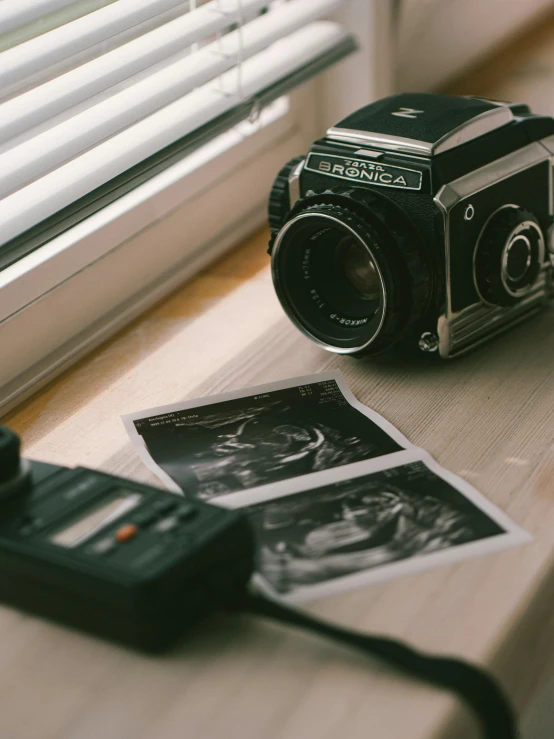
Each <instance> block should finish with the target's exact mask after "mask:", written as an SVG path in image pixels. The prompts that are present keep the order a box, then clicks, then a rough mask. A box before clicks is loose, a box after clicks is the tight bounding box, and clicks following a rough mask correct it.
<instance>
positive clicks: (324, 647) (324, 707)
mask: <svg viewBox="0 0 554 739" xmlns="http://www.w3.org/2000/svg"><path fill="white" fill-rule="evenodd" d="M474 92H475V93H476V94H477V93H480V92H487V93H488V94H491V93H492V92H494V90H493V89H492V88H491V89H490V90H478V89H475V88H474ZM266 242H267V234H266V233H265V232H262V233H260V234H257V235H254V236H253V237H252V238H251V239H249V240H248V241H247V242H246V243H245V244H243V245H242V246H241V247H240V248H239V249H238V250H237V251H235V252H234V253H232V254H231V255H230V256H228V257H226V258H225V259H223V260H221V261H219V262H218V263H217V264H215V265H213V266H212V267H211V268H210V269H208V270H206V271H205V272H203V273H202V274H200V275H199V276H198V277H197V278H196V279H194V280H193V281H191V282H190V283H188V284H187V285H185V286H183V287H182V288H181V289H180V290H179V291H178V292H177V293H175V294H174V295H173V296H172V297H171V298H170V299H168V300H167V301H165V302H164V303H163V304H161V305H159V306H158V307H157V308H155V309H153V310H151V311H149V312H148V313H147V314H146V315H145V316H143V317H142V318H141V319H140V320H139V321H136V322H135V323H134V324H132V325H131V326H129V327H128V328H127V329H126V330H125V331H123V332H121V333H120V334H119V335H118V336H116V337H115V338H114V339H112V340H111V341H110V342H108V343H107V344H105V345H104V346H103V347H101V348H100V349H99V350H97V351H95V352H94V353H93V354H92V355H91V356H90V357H88V358H87V359H86V360H84V361H82V362H80V363H79V364H78V365H76V366H75V367H74V368H72V369H71V370H70V371H68V372H66V373H65V374H64V375H63V376H61V377H60V378H58V379H57V380H56V381H55V382H53V383H52V384H51V385H50V386H48V387H47V388H45V389H44V390H42V391H41V392H40V393H39V394H38V395H37V396H36V397H34V398H32V399H30V400H29V401H27V402H26V403H24V404H23V405H22V406H21V407H20V408H18V409H17V410H16V411H14V412H12V413H11V414H9V416H7V417H6V418H4V419H2V422H3V423H6V424H8V425H10V426H11V427H12V428H13V429H14V430H15V431H16V432H18V433H19V434H21V436H22V438H23V442H24V450H25V453H26V454H27V455H28V456H30V457H33V458H35V459H41V460H44V461H50V462H54V463H60V464H66V465H70V466H72V465H78V464H79V465H84V466H89V467H96V468H99V469H102V470H105V471H109V472H113V473H116V474H120V475H124V476H129V477H131V478H134V479H137V480H141V481H146V482H151V483H153V484H159V483H158V482H157V481H156V480H155V479H154V478H153V477H152V476H151V474H150V473H149V472H148V471H147V470H146V469H145V468H144V467H143V465H142V463H141V462H140V460H139V459H138V458H137V457H136V455H135V453H134V451H133V450H132V448H131V446H130V443H129V442H128V440H127V437H126V434H125V431H124V428H123V425H122V423H121V420H120V415H121V414H123V413H127V412H129V411H134V410H138V409H141V408H147V407H151V406H156V405H161V404H166V403H172V402H175V401H178V400H180V399H182V398H186V397H196V396H200V395H206V394H210V393H215V392H219V391H222V390H226V389H231V388H239V387H246V386H249V385H253V384H258V383H261V382H267V381H272V380H276V379H280V378H285V377H292V376H295V375H306V374H310V373H312V372H318V371H324V370H329V369H332V368H336V367H338V368H340V369H341V370H342V371H343V372H344V374H345V376H346V378H347V381H348V382H349V384H350V387H351V388H352V390H353V391H354V393H355V394H356V395H357V397H358V398H359V399H360V400H361V401H362V402H364V403H366V404H367V405H369V406H370V407H372V408H374V409H375V410H377V411H378V412H379V413H381V414H382V415H384V416H385V417H386V418H387V419H389V420H390V421H391V422H392V423H393V424H395V425H396V426H398V427H399V428H400V430H401V431H403V432H404V433H405V434H406V435H407V436H408V437H409V438H410V440H411V441H413V442H414V443H416V444H418V445H420V446H422V447H424V448H426V449H427V450H428V451H429V452H430V453H431V454H432V455H433V456H434V457H435V459H437V461H438V462H440V463H441V464H443V465H444V466H445V467H446V468H447V469H450V470H452V471H453V472H455V473H457V474H459V475H461V476H462V477H464V478H466V479H467V480H468V481H469V482H471V483H472V484H473V485H475V486H476V487H477V488H478V489H479V490H481V491H482V492H483V493H484V494H485V495H486V496H487V497H489V498H490V499H491V500H492V501H493V502H494V503H495V504H497V505H498V506H499V507H500V508H502V510H504V511H505V512H506V513H507V514H508V515H509V516H511V517H512V518H513V519H514V520H515V521H516V522H517V523H518V524H519V525H521V526H522V527H523V528H525V529H526V530H527V531H529V532H530V533H531V534H532V535H533V537H534V540H533V542H532V543H531V544H528V545H525V546H522V547H518V548H515V549H510V550H507V551H504V552H501V553H497V554H492V555H487V556H483V557H478V558H475V559H471V560H466V561H464V562H462V563H458V564H453V565H449V566H444V567H440V568H438V569H434V570H430V571H428V572H423V573H419V574H415V575H410V576H406V577H402V578H399V579H397V580H394V581H392V582H389V583H383V584H378V585H373V586H371V587H368V588H364V589H362V590H357V591H353V592H351V593H347V594H343V595H340V596H334V597H331V598H327V599H325V600H321V601H319V602H316V603H312V604H310V606H309V607H310V609H311V610H313V611H314V612H316V613H319V614H320V615H323V616H325V617H328V618H330V619H333V620H336V621H338V622H340V623H342V624H344V625H346V626H351V627H355V628H358V629H361V630H365V631H368V632H372V633H380V634H390V635H392V636H394V637H398V638H401V639H405V640H407V641H408V642H410V643H411V644H412V645H414V646H416V647H418V648H421V649H425V650H430V651H433V652H437V653H448V654H453V655H457V656H461V657H463V658H465V659H469V660H472V661H475V662H477V663H479V664H481V665H484V666H486V667H488V668H489V669H490V670H491V671H492V672H493V673H494V674H496V675H497V676H498V678H499V679H500V680H501V682H502V684H503V685H504V686H505V688H506V689H507V691H508V692H509V694H510V695H511V697H512V698H513V700H514V702H515V704H516V706H517V707H518V709H519V710H524V709H525V708H526V707H527V706H528V705H529V703H530V701H531V700H532V699H533V697H534V696H535V695H536V693H537V691H538V690H539V689H540V687H541V686H542V685H543V684H544V682H545V681H546V679H547V677H548V676H549V675H550V674H552V673H553V672H554V628H553V626H554V623H553V621H554V615H553V613H554V611H553V609H552V602H553V597H554V533H553V532H554V482H553V480H554V434H553V424H552V417H553V411H554V383H553V381H552V367H554V331H553V326H554V313H553V311H552V310H547V311H545V312H544V313H543V314H542V315H540V316H539V317H538V318H536V319H533V320H532V321H531V322H529V323H527V324H525V325H522V326H520V327H518V328H517V329H514V330H513V331H511V332H510V333H509V334H506V335H505V336H503V337H502V338H500V339H498V340H496V341H494V342H493V343H491V344H490V345H489V346H486V347H484V348H482V349H481V350H479V351H476V352H475V353H473V354H471V355H469V356H467V357H466V358H463V359H460V360H457V361H455V362H451V363H449V362H440V361H439V360H437V361H436V362H426V361H422V360H421V359H419V358H413V359H409V358H406V357H404V358H403V359H402V360H401V361H400V360H399V359H398V357H396V358H389V359H383V360H379V361H378V362H373V363H371V362H366V361H363V362H362V361H356V360H352V359H348V358H340V357H337V356H335V355H331V354H327V353H325V352H323V351H321V350H320V349H318V348H317V347H315V346H314V345H313V344H311V343H310V342H309V341H307V340H306V339H304V338H303V337H302V336H301V335H300V334H299V333H298V332H297V331H296V330H295V329H294V328H293V327H292V325H291V324H290V323H289V321H288V320H287V319H286V318H285V317H284V316H283V313H282V311H281V308H280V306H279V305H278V303H277V300H276V298H275V297H274V294H273V289H272V286H271V280H270V276H269V273H268V269H267V261H268V258H267V255H266V253H265V249H266ZM478 735H479V734H478V731H477V728H476V725H475V723H474V721H473V718H472V717H471V716H470V715H469V713H467V712H466V711H465V709H464V708H462V707H461V706H460V704H459V703H458V702H457V701H456V700H455V699H453V698H452V697H451V696H449V695H447V694H443V693H441V692H440V691H437V690H433V689H429V688H427V687H424V686H422V685H420V684H418V683H416V682H415V681H410V680H407V679H405V678H403V677H400V676H398V675H396V674H394V673H393V672H392V671H390V670H388V669H387V668H385V667H383V666H381V665H380V664H378V663H374V662H369V661H367V660H365V659H364V658H362V657H359V656H357V655H355V654H352V653H350V652H348V651H347V650H344V649H341V648H338V647H335V646H333V645H331V644H328V643H326V642H324V641H320V640H319V639H316V638H311V637H307V636H304V635H302V634H297V633H294V632H292V631H289V630H287V629H284V628H280V627H277V626H272V625H269V624H266V623H262V622H259V621H256V620H254V619H251V618H248V617H246V616H245V617H238V616H237V617H233V618H229V619H227V620H223V619H221V618H219V619H213V620H209V622H207V623H206V624H205V626H204V627H203V628H201V629H199V631H198V632H197V633H196V634H195V638H194V639H192V640H189V641H188V642H187V643H186V644H183V646H182V647H179V648H178V649H177V650H176V651H174V652H172V653H170V654H168V655H167V656H164V657H159V658H153V657H146V656H143V655H140V654H137V653H134V652H132V651H129V650H126V649H124V648H120V647H118V646H114V645H111V644H108V643H104V642H102V641H100V640H97V639H95V638H92V637H89V636H87V635H84V634H80V633H77V632H74V631H71V630H67V629H64V628H61V627H58V626H57V625H55V624H51V623H46V622H42V621H40V620H38V619H34V618H31V617H28V616H22V615H20V614H19V613H17V612H16V611H14V610H11V609H9V608H4V607H0V736H1V737H2V739H4V738H5V739H100V738H101V739H131V737H132V738H133V739H147V738H148V739H150V738H151V737H156V739H183V737H191V738H192V737H203V739H219V737H222V736H225V737H227V738H230V739H233V738H234V737H236V738H237V739H238V738H239V737H240V739H262V738H263V739H308V738H309V739H312V737H314V738H315V737H317V739H332V738H334V737H338V736H344V737H348V739H367V738H368V737H379V739H404V738H406V739H407V738H408V737H409V739H458V738H460V739H462V738H463V739H470V738H472V737H477V736H478Z"/></svg>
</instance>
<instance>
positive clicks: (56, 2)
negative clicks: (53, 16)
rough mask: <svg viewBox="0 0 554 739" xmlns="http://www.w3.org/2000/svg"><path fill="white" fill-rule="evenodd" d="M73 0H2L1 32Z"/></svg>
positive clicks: (69, 3)
mask: <svg viewBox="0 0 554 739" xmlns="http://www.w3.org/2000/svg"><path fill="white" fill-rule="evenodd" d="M74 2H75V0H23V2H22V0H4V2H3V3H2V4H1V5H0V29H2V33H7V32H8V31H13V29H14V28H19V26H24V25H26V24H27V23H32V22H33V21H36V20H38V19H39V18H41V17H43V16H45V15H48V14H49V13H54V12H55V11H56V10H60V9H61V8H65V7H67V6H68V5H73V3H74Z"/></svg>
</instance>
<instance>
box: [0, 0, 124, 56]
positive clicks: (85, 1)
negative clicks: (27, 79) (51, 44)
mask: <svg viewBox="0 0 554 739" xmlns="http://www.w3.org/2000/svg"><path fill="white" fill-rule="evenodd" d="M113 2H117V0H73V2H69V3H68V2H56V1H55V0H53V1H52V2H49V0H47V1H45V0H2V4H1V5H0V51H4V50H5V49H9V48H11V47H12V46H16V45H17V44H21V43H23V42H24V41H28V40H29V39H32V38H35V37H37V36H40V35H42V34H43V33H47V32H48V31H51V30H52V29H53V28H58V26H61V25H63V24H64V23H69V22H70V21H72V20H74V19H75V18H79V17H81V16H84V15H86V14H87V13H91V12H93V11H94V10H97V9H98V8H100V7H103V6H104V5H108V4H109V3H113ZM49 9H50V10H49Z"/></svg>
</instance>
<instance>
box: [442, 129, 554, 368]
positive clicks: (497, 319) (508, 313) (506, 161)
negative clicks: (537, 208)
mask: <svg viewBox="0 0 554 739" xmlns="http://www.w3.org/2000/svg"><path fill="white" fill-rule="evenodd" d="M550 147H551V148H550ZM552 152H554V136H550V137H548V138H547V139H543V140H542V141H540V142H534V143H531V144H528V145H527V146H525V147H523V148H522V149H518V150H517V151H514V152H512V153H511V154H507V155H506V156H504V157H502V158H500V159H497V160H495V161H493V162H491V163H490V164H487V165H485V166H484V167H481V168H480V169H477V170H475V171H474V172H471V173H470V174H467V175H464V176H463V177H460V178H459V179H457V180H453V181H452V182H449V183H447V184H446V185H443V186H442V187H441V189H440V190H439V192H438V193H437V194H436V195H435V197H434V201H435V203H436V205H437V207H438V208H439V210H440V211H441V212H442V216H443V224H444V245H445V264H446V269H445V296H446V300H445V308H444V313H443V315H441V316H440V317H439V319H438V326H437V329H438V336H439V353H440V356H441V357H443V358H448V357H454V356H458V355H459V354H463V353H464V352H467V351H469V350H470V349H473V347H475V346H477V345H478V344H480V343H482V342H484V341H486V340H487V339H488V338H489V337H491V336H493V335H495V334H498V333H500V332H502V331H504V330H506V329H508V328H509V327H510V326H512V325H515V324H516V323H519V322H520V321H523V320H524V319H525V318H527V317H528V316H529V315H530V314H531V313H534V312H536V311H538V310H539V309H540V308H541V307H542V305H543V304H544V302H545V300H546V299H547V297H548V293H549V287H550V286H549V279H550V272H551V269H550V268H548V267H547V266H546V265H543V267H542V269H541V271H540V273H539V275H538V277H537V279H536V280H535V282H534V283H533V284H532V285H531V286H530V287H529V289H528V291H526V293H525V297H523V298H522V299H521V300H520V301H519V302H518V303H516V304H515V305H513V306H509V307H503V306H495V305H491V304H490V303H487V302H486V301H484V300H483V299H482V298H481V302H480V303H475V304H473V305H470V306H468V307H467V308H465V309H463V310H462V311H458V312H455V311H453V310H452V296H451V287H450V286H451V274H450V222H449V219H450V211H451V210H452V208H453V207H454V206H455V205H456V204H457V203H458V202H460V201H461V200H464V199H465V198H467V197H470V196H472V195H475V193H478V192H480V191H481V190H484V189H486V188H488V187H491V186H492V185H495V184H497V183H498V182H501V181H502V180H505V179H508V178H509V177H512V176H514V175H516V174H518V173H519V172H523V171H524V170H526V169H529V168H530V167H533V166H535V165H537V164H540V163H541V162H545V161H548V162H549V164H551V162H552ZM549 202H550V203H552V193H550V198H549ZM503 207H518V206H515V205H513V204H506V205H505V206H503ZM492 215H494V214H491V217H492ZM551 215H552V213H551ZM530 223H533V226H534V227H535V228H537V226H536V224H535V223H534V222H530ZM481 233H482V232H481ZM479 240H480V237H479V238H478V239H477V242H476V244H475V246H474V248H477V244H478V243H479ZM541 243H542V259H541V261H543V260H544V237H543V235H542V233H541ZM474 255H475V252H474ZM474 266H475V261H474ZM474 272H475V269H474ZM474 279H475V278H474ZM478 294H479V296H480V293H479V291H478ZM480 297H481V296H480ZM517 297H519V295H518V296H517Z"/></svg>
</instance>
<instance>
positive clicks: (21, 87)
mask: <svg viewBox="0 0 554 739" xmlns="http://www.w3.org/2000/svg"><path fill="white" fill-rule="evenodd" d="M341 4H342V0H271V1H268V0H209V1H204V2H201V0H197V1H194V0H190V2H185V3H183V2H181V3H176V2H174V1H173V2H172V0H115V2H111V3H110V4H106V3H104V6H105V7H102V8H97V9H96V10H92V11H91V12H88V13H86V14H84V15H82V16H81V17H78V18H76V19H72V20H70V21H68V22H67V23H63V22H62V23H60V25H59V26H58V27H56V28H53V29H51V30H48V31H46V32H44V33H41V34H40V35H38V36H36V37H34V38H31V39H29V40H27V41H25V42H23V43H20V44H18V45H16V46H14V47H13V48H11V49H7V50H6V51H4V52H2V53H1V54H0V100H2V102H1V103H0V245H2V244H4V245H8V244H9V242H10V241H11V240H13V239H15V238H17V237H20V236H21V234H24V233H26V232H27V231H28V230H29V229H31V228H33V227H36V226H37V224H40V223H42V222H44V221H45V219H48V218H52V217H53V216H54V215H55V214H56V213H59V212H60V211H63V209H64V208H67V207H68V206H70V205H71V204H72V203H75V202H76V201H78V200H79V199H81V198H86V197H87V195H89V194H90V193H94V192H95V191H96V190H97V189H98V188H100V187H102V186H105V185H106V183H109V182H111V181H113V180H114V178H118V177H121V175H122V173H125V172H127V171H129V170H132V169H133V168H136V167H137V165H139V164H140V163H141V162H143V161H145V160H148V159H149V158H151V157H153V156H156V155H157V154H159V153H162V152H164V151H166V150H167V147H168V146H169V145H172V144H175V142H179V141H183V142H186V141H187V137H191V136H192V137H193V138H194V135H195V134H198V132H199V131H201V132H202V138H203V141H205V140H206V138H209V136H210V135H212V134H213V135H215V133H220V132H221V130H222V126H225V125H226V124H227V123H228V125H232V124H233V123H235V122H237V120H239V119H241V118H244V117H247V116H248V115H249V113H251V112H252V110H253V109H255V108H259V106H260V105H263V104H264V103H265V102H269V100H271V99H274V98H275V97H276V96H277V95H278V94H279V95H280V94H283V93H284V92H286V90H287V89H289V88H290V87H292V86H293V85H294V84H297V83H298V82H299V81H302V80H303V79H305V78H306V77H307V76H309V75H310V74H312V73H314V72H316V71H318V70H320V69H322V68H324V67H325V66H326V64H328V63H331V62H332V61H334V60H335V59H337V58H340V57H341V56H343V55H344V54H346V53H348V52H349V51H351V50H352V49H353V48H354V42H353V39H352V38H351V37H350V36H349V35H348V34H347V33H346V31H345V30H344V29H343V28H342V27H341V26H340V25H339V24H337V23H334V22H332V21H328V20H321V19H322V18H325V17H326V16H328V15H329V14H331V13H333V12H334V11H335V10H337V9H338V7H339V6H340V5H341ZM21 5H22V4H21V3H20V2H19V0H4V4H3V5H1V6H0V7H1V8H3V12H4V16H5V18H4V19H5V20H8V21H9V23H11V26H9V27H10V30H12V32H13V29H17V23H20V24H29V23H32V22H34V21H36V20H37V19H38V18H40V15H41V13H44V12H46V11H48V12H51V11H52V10H56V11H57V12H58V13H61V10H63V9H65V10H69V9H70V8H71V7H72V5H81V6H82V7H83V3H82V2H81V3H72V4H71V3H67V2H64V0H32V2H28V3H25V4H23V5H25V8H24V9H22V8H21ZM18 7H19V8H20V10H19V11H18ZM10 10H11V15H10ZM1 12H2V11H0V13H1ZM33 13H34V15H33ZM58 17H61V16H58ZM14 24H15V25H14ZM0 25H1V21H0ZM52 70H55V73H53V72H52ZM37 80H38V81H39V82H38V84H37ZM196 138H198V137H196Z"/></svg>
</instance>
